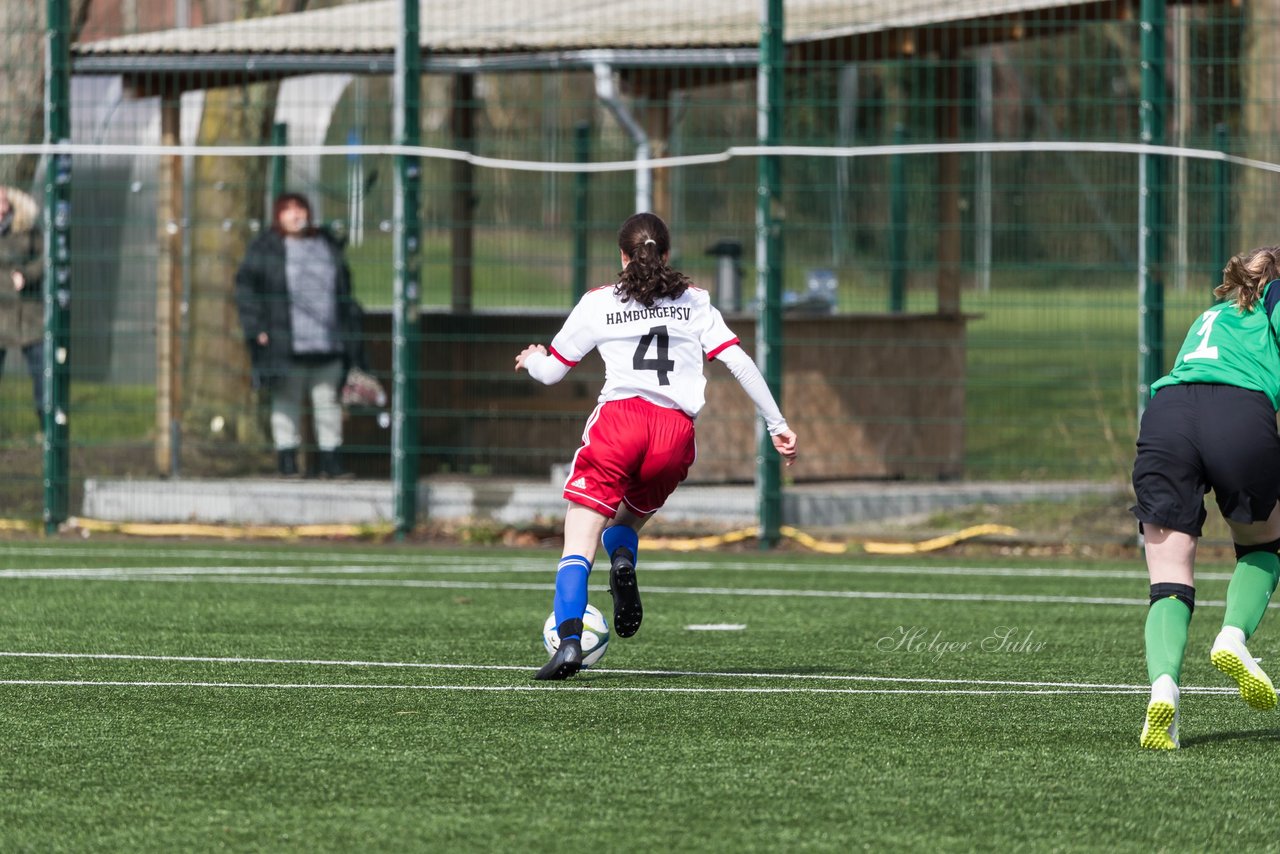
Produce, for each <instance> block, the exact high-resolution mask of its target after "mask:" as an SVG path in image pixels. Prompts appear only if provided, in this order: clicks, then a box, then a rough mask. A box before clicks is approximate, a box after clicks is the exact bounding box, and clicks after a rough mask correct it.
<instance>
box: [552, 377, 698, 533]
mask: <svg viewBox="0 0 1280 854" xmlns="http://www.w3.org/2000/svg"><path fill="white" fill-rule="evenodd" d="M697 455H698V448H697V445H696V444H695V443H694V439H693V419H692V418H690V417H689V416H688V415H686V414H685V413H684V412H682V411H681V410H679V409H667V408H666V407H662V406H658V405H656V404H653V403H650V402H649V401H647V400H644V399H643V398H639V397H628V398H625V399H623V400H610V401H607V402H606V403H602V404H600V405H599V406H597V407H596V410H595V412H593V413H591V417H590V418H588V419H587V426H586V429H584V430H583V431H582V447H581V448H579V449H578V452H577V453H576V454H574V455H573V468H572V470H571V471H570V472H569V479H568V480H566V481H565V484H564V497H565V498H566V499H567V500H569V501H572V502H573V503H575V504H581V505H582V506H583V507H589V508H591V509H592V510H595V511H597V512H599V513H603V514H604V515H605V516H608V517H609V518H610V519H612V518H613V516H614V513H615V512H616V511H617V508H618V504H619V502H623V501H625V502H626V504H627V507H628V508H629V509H630V510H631V511H632V512H633V513H635V514H636V515H638V516H647V515H649V514H650V513H652V512H654V511H655V510H657V509H658V508H659V507H661V506H662V505H663V504H665V503H666V501H667V498H668V497H670V495H671V493H673V492H675V490H676V487H677V486H679V485H680V482H681V481H682V480H684V479H685V476H686V475H687V474H688V473H689V466H691V465H693V460H694V458H695V457H696V456H697Z"/></svg>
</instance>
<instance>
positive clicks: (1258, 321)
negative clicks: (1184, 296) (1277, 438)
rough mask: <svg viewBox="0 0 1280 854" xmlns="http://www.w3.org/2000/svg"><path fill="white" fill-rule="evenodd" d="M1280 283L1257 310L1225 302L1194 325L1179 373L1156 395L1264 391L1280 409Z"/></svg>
mask: <svg viewBox="0 0 1280 854" xmlns="http://www.w3.org/2000/svg"><path fill="white" fill-rule="evenodd" d="M1277 302H1280V280H1277V281H1274V282H1270V283H1268V284H1267V287H1266V288H1265V289H1264V290H1263V292H1262V298H1261V299H1260V300H1258V302H1256V303H1255V304H1254V307H1253V310H1252V311H1248V312H1242V311H1240V310H1239V309H1238V308H1236V306H1235V304H1234V303H1229V302H1224V303H1219V304H1217V305H1215V306H1213V307H1211V308H1209V309H1208V310H1207V311H1205V312H1204V314H1202V315H1200V317H1199V318H1198V319H1197V320H1196V321H1195V322H1194V323H1192V324H1191V328H1190V329H1188V330H1187V337H1186V340H1184V341H1183V342H1182V349H1181V350H1179V351H1178V358H1177V359H1175V360H1174V363H1173V370H1172V371H1170V372H1169V373H1168V375H1166V376H1163V377H1161V378H1160V379H1158V380H1156V381H1155V382H1154V383H1152V384H1151V393H1152V394H1153V395H1154V394H1155V393H1156V392H1157V391H1158V390H1160V389H1162V388H1164V387H1165V386H1167V385H1176V384H1178V383H1216V384H1218V385H1233V386H1237V387H1239V388H1247V389H1253V390H1254V391H1260V392H1262V393H1263V394H1265V395H1266V396H1267V397H1269V398H1270V399H1271V405H1272V406H1273V407H1275V408H1276V409H1278V410H1280V345H1277V340H1278V338H1277V334H1278V333H1277V330H1276V325H1275V324H1276V321H1275V316H1276V314H1277V312H1274V311H1272V309H1273V308H1274V307H1275V305H1276V303H1277Z"/></svg>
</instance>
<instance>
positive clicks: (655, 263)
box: [615, 213, 691, 308]
mask: <svg viewBox="0 0 1280 854" xmlns="http://www.w3.org/2000/svg"><path fill="white" fill-rule="evenodd" d="M618 248H619V249H621V250H622V253H623V254H624V255H626V256H627V259H628V263H627V265H626V266H625V267H623V268H622V272H620V273H619V274H618V284H617V287H616V291H615V292H616V293H617V294H618V295H619V296H621V297H622V298H623V302H627V301H629V300H635V301H636V302H638V303H640V304H641V305H643V306H644V307H645V308H652V307H653V304H654V302H655V301H656V300H658V299H662V298H666V299H675V298H676V297H678V296H680V295H681V294H683V293H684V292H685V289H686V288H688V287H689V285H690V284H691V282H690V281H689V279H688V278H687V277H686V276H685V275H684V274H683V273H681V272H680V271H679V270H673V269H672V268H671V267H668V266H667V256H668V254H669V253H670V252H671V232H670V231H668V230H667V224H666V223H665V222H663V221H662V219H661V218H660V217H658V216H655V215H654V214H651V213H638V214H635V215H633V216H631V217H628V218H627V221H626V222H624V223H623V224H622V227H621V228H619V229H618Z"/></svg>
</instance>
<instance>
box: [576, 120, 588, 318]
mask: <svg viewBox="0 0 1280 854" xmlns="http://www.w3.org/2000/svg"><path fill="white" fill-rule="evenodd" d="M573 159H574V162H576V163H586V162H587V161H589V160H590V159H591V123H590V122H578V123H577V124H576V125H574V126H573ZM589 179H590V176H589V175H588V174H587V173H586V172H575V173H574V176H573V301H574V303H575V304H576V303H577V302H578V300H580V299H581V298H582V295H583V294H585V293H586V292H587V257H588V254H587V253H588V249H587V220H588V217H589V216H590V213H589V211H590V206H589V204H588V202H589V201H590V199H589V197H588V195H587V184H588V182H589Z"/></svg>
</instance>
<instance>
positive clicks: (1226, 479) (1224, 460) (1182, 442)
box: [1130, 383, 1280, 537]
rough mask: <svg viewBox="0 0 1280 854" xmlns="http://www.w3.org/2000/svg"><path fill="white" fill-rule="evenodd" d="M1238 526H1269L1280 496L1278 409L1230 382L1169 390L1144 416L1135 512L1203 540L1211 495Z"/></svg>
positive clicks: (1135, 465) (1162, 392)
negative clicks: (1210, 493) (1208, 495)
mask: <svg viewBox="0 0 1280 854" xmlns="http://www.w3.org/2000/svg"><path fill="white" fill-rule="evenodd" d="M1209 490H1213V493H1214V497H1215V498H1216V500H1217V502H1218V509H1219V510H1221V511H1222V515H1223V517H1224V518H1226V519H1230V520H1232V521H1234V522H1242V523H1248V522H1262V521H1264V520H1266V519H1267V518H1269V517H1270V516H1271V512H1272V511H1273V510H1274V509H1275V506H1276V499H1277V497H1280V434H1277V432H1276V411H1275V409H1274V407H1272V405H1271V401H1270V400H1269V399H1268V398H1267V396H1266V395H1265V394H1263V393H1262V392H1260V391H1250V390H1248V389H1242V388H1237V387H1236V386H1230V385H1213V384H1209V383H1186V384H1181V385H1171V386H1165V387H1164V388H1162V389H1160V390H1159V391H1157V392H1156V395H1155V397H1153V398H1152V399H1151V402H1150V403H1149V404H1148V406H1147V410H1146V412H1144V413H1143V415H1142V426H1141V428H1140V429H1139V430H1138V455H1137V458H1136V459H1135V460H1134V463H1133V491H1134V493H1135V494H1136V495H1137V499H1138V503H1137V504H1135V505H1134V506H1133V507H1132V508H1130V509H1131V510H1132V512H1133V515H1134V516H1136V517H1137V519H1138V522H1139V523H1143V522H1149V523H1151V524H1153V525H1160V526H1162V527H1165V528H1172V529H1173V530H1175V531H1181V532H1183V533H1184V534H1190V535H1191V536H1193V537H1199V536H1200V535H1201V532H1202V529H1203V526H1204V520H1205V516H1206V513H1205V509H1204V496H1205V493H1206V492H1207V491H1209Z"/></svg>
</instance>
